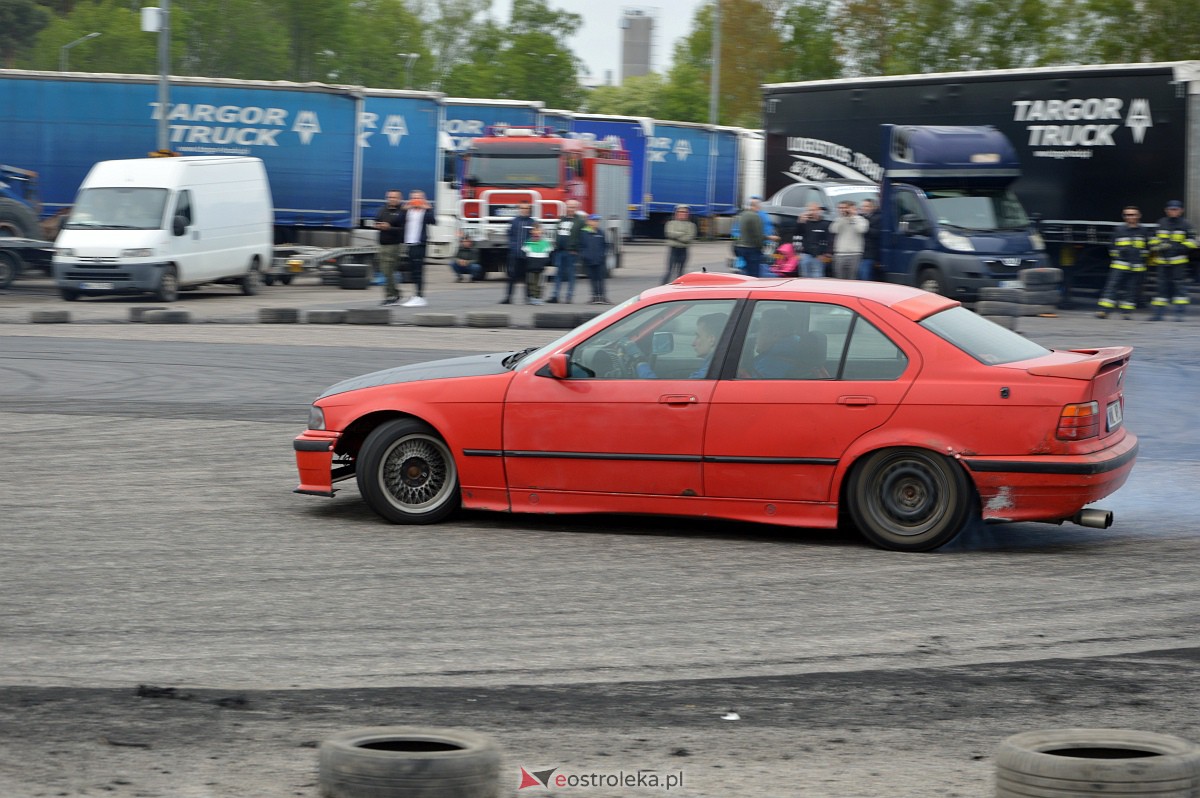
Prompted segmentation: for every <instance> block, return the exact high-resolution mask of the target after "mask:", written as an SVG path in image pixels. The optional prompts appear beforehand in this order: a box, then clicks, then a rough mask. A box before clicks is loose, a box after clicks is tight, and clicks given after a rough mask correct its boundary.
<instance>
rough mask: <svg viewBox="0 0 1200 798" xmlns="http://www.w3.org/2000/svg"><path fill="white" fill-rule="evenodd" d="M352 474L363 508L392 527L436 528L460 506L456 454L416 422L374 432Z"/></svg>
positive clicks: (381, 427)
mask: <svg viewBox="0 0 1200 798" xmlns="http://www.w3.org/2000/svg"><path fill="white" fill-rule="evenodd" d="M355 471H356V477H357V479H358V490H359V492H360V493H361V494H362V496H363V498H364V499H365V500H366V502H367V505H368V506H370V508H371V509H372V510H374V511H375V512H377V513H379V515H381V516H383V517H384V518H386V519H387V520H388V521H391V522H392V523H393V524H436V523H438V522H439V521H442V520H445V519H446V518H447V517H448V516H449V515H450V514H451V513H453V512H454V511H455V510H457V509H458V508H459V506H460V505H461V504H462V491H461V489H460V488H459V484H458V465H457V463H455V462H454V453H453V452H451V451H450V447H449V446H448V445H447V444H446V442H445V441H443V440H442V438H441V436H439V435H438V434H437V433H436V432H435V431H434V430H433V429H432V428H431V427H430V426H429V425H427V424H425V423H423V422H421V421H418V420H417V419H414V418H401V419H395V420H393V421H388V422H386V423H384V424H380V425H379V426H378V427H376V428H375V429H374V430H372V431H371V434H370V435H368V436H367V439H366V440H365V441H363V445H362V449H361V450H360V451H359V453H358V465H357V467H356V469H355Z"/></svg>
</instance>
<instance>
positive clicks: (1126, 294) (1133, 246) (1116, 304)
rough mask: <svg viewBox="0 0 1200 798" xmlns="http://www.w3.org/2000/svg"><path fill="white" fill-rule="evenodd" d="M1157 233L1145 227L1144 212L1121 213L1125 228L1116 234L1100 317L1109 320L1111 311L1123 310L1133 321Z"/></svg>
mask: <svg viewBox="0 0 1200 798" xmlns="http://www.w3.org/2000/svg"><path fill="white" fill-rule="evenodd" d="M1152 236H1153V234H1152V233H1151V232H1150V230H1148V229H1147V228H1145V227H1142V212H1141V211H1140V210H1138V209H1137V207H1136V206H1134V205H1126V206H1125V208H1124V210H1122V211H1121V225H1120V226H1119V227H1117V229H1116V230H1114V231H1113V234H1112V244H1111V245H1110V246H1109V249H1108V254H1109V256H1110V257H1111V258H1112V262H1111V263H1109V265H1108V279H1107V280H1106V281H1105V283H1104V290H1103V291H1101V292H1100V301H1099V302H1098V303H1097V304H1098V305H1099V306H1100V309H1099V310H1098V311H1096V317H1097V318H1101V319H1105V318H1108V313H1109V311H1111V310H1113V309H1114V308H1120V309H1121V314H1122V315H1123V316H1124V317H1125V318H1127V319H1131V318H1133V311H1134V309H1135V308H1137V299H1138V294H1139V293H1140V292H1141V287H1142V276H1143V275H1144V274H1145V273H1146V257H1147V255H1149V254H1150V245H1151V243H1152V242H1153V237H1152Z"/></svg>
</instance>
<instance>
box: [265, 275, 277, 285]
mask: <svg viewBox="0 0 1200 798" xmlns="http://www.w3.org/2000/svg"><path fill="white" fill-rule="evenodd" d="M262 281H263V285H275V275H273V274H264V275H263V276H262Z"/></svg>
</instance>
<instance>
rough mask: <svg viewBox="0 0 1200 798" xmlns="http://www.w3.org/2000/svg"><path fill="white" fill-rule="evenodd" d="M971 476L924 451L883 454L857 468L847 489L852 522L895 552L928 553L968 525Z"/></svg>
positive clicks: (934, 454)
mask: <svg viewBox="0 0 1200 798" xmlns="http://www.w3.org/2000/svg"><path fill="white" fill-rule="evenodd" d="M971 499H972V492H971V486H970V484H969V483H968V482H967V475H966V474H965V473H964V472H963V469H962V468H961V467H960V466H959V465H958V464H957V463H954V462H951V461H950V460H947V459H946V458H945V457H942V456H941V455H940V454H936V453H934V452H930V451H926V450H924V449H884V450H882V451H878V452H875V453H873V454H871V455H868V456H867V457H865V458H864V459H863V460H862V461H861V462H859V463H858V464H856V465H855V466H854V470H853V471H852V472H851V473H850V479H849V484H848V485H847V487H846V503H847V505H848V507H847V510H848V511H849V513H850V518H851V519H852V520H853V521H854V525H855V526H856V527H858V531H859V532H861V533H862V535H863V537H865V538H866V539H867V540H869V541H870V542H872V543H874V544H875V545H876V546H879V547H880V548H882V549H891V550H892V551H929V550H930V549H936V548H937V547H938V546H941V545H943V544H945V543H948V542H949V541H951V540H952V539H953V538H954V537H955V536H957V535H958V533H959V532H961V531H962V530H963V528H964V527H965V526H966V525H967V522H968V520H969V519H970V515H971V508H972V501H971Z"/></svg>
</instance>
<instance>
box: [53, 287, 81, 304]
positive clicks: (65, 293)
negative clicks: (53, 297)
mask: <svg viewBox="0 0 1200 798" xmlns="http://www.w3.org/2000/svg"><path fill="white" fill-rule="evenodd" d="M58 295H59V296H60V297H62V299H63V301H64V302H75V301H76V300H78V299H79V292H78V291H76V290H75V289H74V288H60V289H58Z"/></svg>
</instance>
